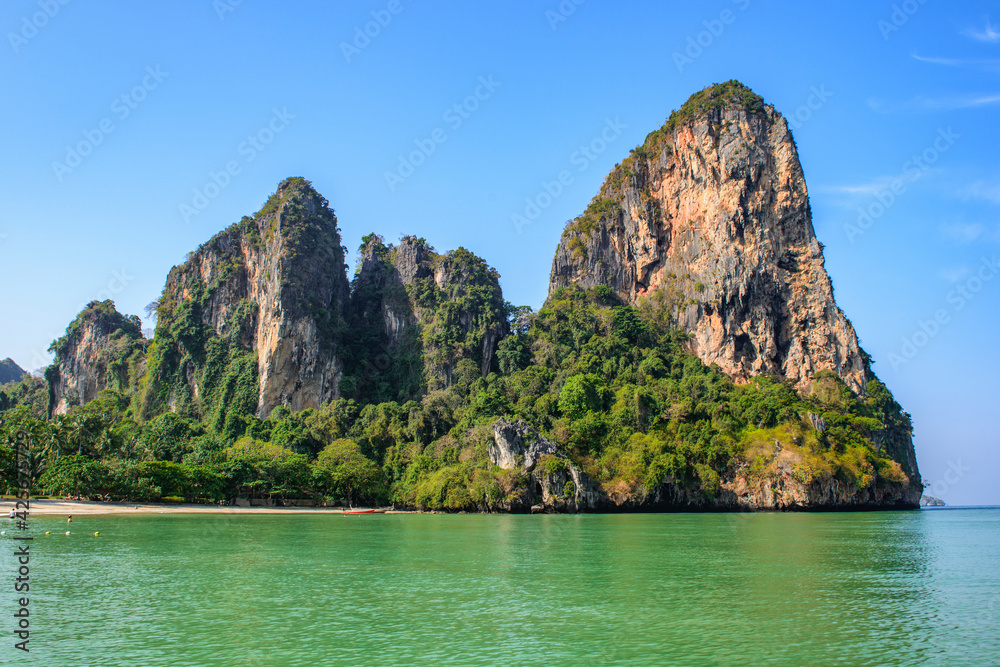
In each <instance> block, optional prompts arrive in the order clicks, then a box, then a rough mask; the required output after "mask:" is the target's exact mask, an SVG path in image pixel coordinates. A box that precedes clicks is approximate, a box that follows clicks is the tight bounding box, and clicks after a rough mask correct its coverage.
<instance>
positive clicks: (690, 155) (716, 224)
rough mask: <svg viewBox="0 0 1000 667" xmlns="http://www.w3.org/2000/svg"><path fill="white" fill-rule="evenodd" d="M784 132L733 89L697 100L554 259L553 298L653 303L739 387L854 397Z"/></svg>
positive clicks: (766, 109)
mask: <svg viewBox="0 0 1000 667" xmlns="http://www.w3.org/2000/svg"><path fill="white" fill-rule="evenodd" d="M823 264H824V260H823V247H822V245H821V244H820V243H819V242H818V241H817V240H816V235H815V233H814V231H813V225H812V217H811V212H810V208H809V197H808V193H807V191H806V184H805V179H804V177H803V174H802V167H801V166H800V164H799V158H798V152H797V150H796V147H795V141H794V140H793V138H792V134H791V132H790V131H789V129H788V124H787V123H786V121H785V119H784V118H783V117H782V116H781V115H780V114H779V113H778V112H776V111H775V110H774V109H773V108H772V107H770V106H766V105H764V103H763V101H762V100H761V98H760V97H758V96H757V95H755V94H754V93H753V92H752V91H750V90H749V89H747V88H745V87H744V86H743V85H742V84H739V83H738V82H729V83H726V84H719V85H716V86H712V87H710V88H707V89H705V90H704V91H701V92H700V93H697V94H696V95H694V96H692V98H691V99H690V100H688V102H687V103H686V104H685V105H684V106H683V107H682V108H681V110H680V111H678V112H675V113H674V114H673V115H672V116H671V119H670V120H669V121H668V122H667V124H666V125H664V127H662V128H661V129H660V130H658V131H656V132H654V133H652V134H650V135H649V136H648V137H647V139H646V141H645V143H644V144H643V145H642V146H640V147H639V148H637V149H636V150H635V151H633V152H632V155H630V156H629V157H628V158H627V159H626V160H625V161H624V162H622V164H620V165H618V166H616V168H615V170H614V171H613V172H612V173H611V174H610V175H609V176H608V179H607V180H606V181H605V183H604V185H603V186H602V188H601V192H600V194H599V195H598V196H597V197H596V198H595V199H594V201H593V202H592V203H591V205H590V207H589V208H588V210H587V212H586V213H585V214H584V215H583V216H581V217H579V218H577V219H576V220H575V221H573V222H572V223H570V224H569V225H568V226H567V228H566V230H565V232H564V233H563V236H562V239H561V241H560V243H559V247H558V249H557V251H556V256H555V259H554V261H553V264H552V274H551V278H550V286H549V291H550V294H551V293H552V292H553V291H554V290H556V289H558V288H559V287H561V286H565V285H569V284H571V283H577V284H579V285H581V286H583V287H592V286H596V285H606V286H608V287H610V288H611V289H613V290H614V291H615V292H616V293H617V294H618V295H619V296H620V297H621V298H622V299H623V300H624V301H625V302H627V303H631V304H636V303H638V302H639V301H641V300H642V299H644V298H652V299H655V303H657V305H658V307H660V308H662V312H663V316H664V317H669V318H672V319H673V320H674V321H675V323H676V324H677V326H679V327H680V328H682V329H683V330H685V331H687V332H688V333H689V334H691V336H692V339H691V348H692V352H693V353H694V354H696V355H698V356H699V357H700V358H701V359H702V360H703V361H704V362H705V363H706V364H713V363H715V364H718V365H719V366H720V367H721V368H722V369H723V370H724V371H725V372H726V373H728V374H729V375H731V376H732V377H733V378H734V379H736V380H738V381H745V380H747V379H748V378H750V377H752V376H754V375H758V374H760V373H776V374H779V375H782V376H784V377H786V378H788V379H790V380H792V381H793V382H794V383H795V384H796V385H797V386H799V387H802V386H804V385H805V384H807V383H808V381H809V378H810V377H811V376H812V375H813V373H815V372H816V371H820V370H824V369H829V370H832V371H834V372H836V373H838V374H839V375H840V376H841V377H842V378H843V379H844V381H845V382H846V383H847V384H848V386H850V387H851V388H852V389H854V390H855V391H856V392H859V393H860V392H863V391H864V387H865V384H866V382H867V380H868V373H869V372H868V365H867V363H866V358H865V354H864V352H863V351H862V350H861V348H860V347H859V345H858V339H857V335H856V334H855V331H854V328H853V327H852V326H851V323H850V322H849V321H848V320H847V318H846V317H845V316H844V314H843V313H842V312H841V310H840V309H839V308H838V307H837V305H836V303H835V302H834V298H833V289H832V286H831V283H830V278H829V276H828V275H827V273H826V270H825V268H824V265H823Z"/></svg>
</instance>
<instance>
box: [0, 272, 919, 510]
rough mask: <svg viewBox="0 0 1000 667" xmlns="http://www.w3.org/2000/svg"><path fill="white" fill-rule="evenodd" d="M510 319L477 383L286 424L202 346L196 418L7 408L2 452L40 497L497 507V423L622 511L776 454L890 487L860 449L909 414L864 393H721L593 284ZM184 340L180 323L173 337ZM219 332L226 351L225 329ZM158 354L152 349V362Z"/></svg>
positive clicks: (710, 488) (502, 473)
mask: <svg viewBox="0 0 1000 667" xmlns="http://www.w3.org/2000/svg"><path fill="white" fill-rule="evenodd" d="M192 301H195V299H192ZM245 315H246V314H245V313H244V315H243V316H244V317H245ZM511 315H512V322H511V329H512V331H513V333H512V335H510V336H507V337H506V338H504V339H503V341H502V342H501V344H500V348H499V350H498V352H497V357H498V369H497V370H496V371H494V372H490V373H488V374H487V376H486V377H483V375H482V373H481V369H480V368H479V367H478V366H477V363H476V361H475V360H474V359H472V358H468V357H464V358H461V359H459V360H458V361H457V362H456V364H455V368H454V370H453V374H452V382H451V384H450V385H449V386H448V387H447V388H444V389H437V390H433V391H430V392H428V393H426V394H424V395H422V396H421V397H419V400H407V401H405V402H396V401H383V402H378V403H376V402H368V403H363V402H359V401H357V400H355V399H353V398H341V399H338V400H336V401H333V402H331V403H327V404H325V405H323V406H322V407H321V408H319V409H309V410H304V411H302V412H299V413H291V412H289V411H288V410H287V409H284V408H278V409H276V410H274V411H273V412H272V414H271V415H270V416H269V418H268V419H264V420H261V419H258V418H257V417H255V416H254V415H253V414H252V410H247V409H246V406H240V405H239V401H240V400H243V399H241V398H240V396H241V390H240V388H239V386H238V380H237V381H236V385H235V387H233V389H232V392H231V393H227V392H229V391H230V390H228V389H226V387H231V386H232V385H231V384H228V381H227V380H226V378H227V377H230V375H229V373H230V371H231V370H232V364H233V362H234V359H233V358H232V357H231V356H229V354H230V353H229V351H228V347H227V346H228V345H229V343H226V342H225V341H223V340H221V339H214V340H215V341H220V342H217V343H215V344H216V345H218V346H219V349H218V350H215V351H212V350H210V349H202V350H200V351H199V352H196V353H197V354H201V355H203V360H202V362H201V364H202V366H203V367H204V368H205V375H204V376H203V381H204V385H203V386H204V387H205V388H206V392H208V393H209V394H213V392H215V393H214V394H213V395H214V396H215V398H214V399H208V398H206V399H204V400H203V402H202V403H201V404H200V405H202V406H203V409H202V410H201V412H200V415H199V414H195V413H194V412H187V413H181V414H175V413H174V412H169V411H161V412H160V413H159V414H158V416H155V417H152V418H149V415H147V419H145V421H144V423H142V424H141V425H140V424H139V423H137V422H136V421H135V420H134V419H133V416H134V414H135V413H134V412H133V409H134V406H132V405H130V401H129V399H128V397H127V396H125V395H122V394H120V393H117V392H114V391H105V392H103V393H102V394H101V396H100V397H99V398H98V399H96V400H94V401H91V402H90V403H88V404H87V405H85V406H82V407H80V408H77V409H76V410H74V411H73V412H72V413H71V414H70V415H67V416H63V417H59V418H57V419H55V420H53V421H46V420H44V419H39V418H38V417H37V416H33V415H31V414H30V412H29V410H28V409H27V408H26V407H24V406H22V407H19V408H16V409H13V410H8V411H7V412H4V413H3V414H2V415H0V443H4V444H5V445H6V446H7V447H11V446H12V445H13V442H14V440H15V439H16V437H17V434H18V433H20V432H25V431H26V432H30V433H34V434H35V437H36V438H37V440H38V442H40V443H42V447H43V449H44V452H45V456H46V457H47V458H48V461H49V465H48V468H47V471H46V472H45V473H44V474H43V475H41V476H40V477H39V479H38V481H37V485H36V487H37V488H38V489H39V490H45V491H46V492H48V493H53V494H64V493H73V494H82V495H97V494H108V495H110V496H112V497H121V498H131V499H136V500H157V499H162V498H172V497H183V498H186V499H189V500H199V501H216V500H222V499H224V498H233V497H236V496H244V497H258V498H260V497H263V498H301V497H312V498H327V499H343V500H345V501H349V502H367V503H384V502H390V501H392V502H397V503H402V504H407V505H413V506H421V507H441V508H452V509H459V508H487V507H494V508H496V507H502V506H503V503H504V500H505V498H509V497H511V496H512V495H513V494H516V493H518V492H520V491H522V490H523V486H524V485H525V484H527V483H528V480H527V479H526V478H525V477H524V476H523V475H519V474H518V473H517V472H516V471H508V470H500V469H497V468H495V467H494V466H492V465H491V463H490V461H489V458H488V455H487V449H488V445H489V443H490V441H491V439H492V437H493V432H492V424H493V423H494V422H495V421H496V420H497V419H499V418H500V417H508V418H513V419H523V420H525V421H527V422H528V423H530V424H532V425H534V426H536V427H537V428H539V429H540V430H541V431H542V432H543V433H544V434H545V435H547V436H548V437H549V438H550V439H551V440H553V441H554V442H556V443H557V444H558V445H559V446H560V447H561V448H563V449H564V451H566V452H567V453H568V454H569V455H570V458H571V459H572V460H573V461H574V462H576V463H577V464H578V465H579V466H580V467H581V468H582V469H583V470H584V471H585V472H586V473H588V474H589V475H590V476H591V478H592V479H594V480H595V481H596V482H597V483H598V485H599V487H600V488H601V489H602V490H603V491H604V493H606V494H607V495H608V496H609V497H611V498H616V499H625V500H626V501H627V502H631V503H634V504H638V503H641V502H642V501H643V500H644V499H645V498H648V497H650V496H652V495H653V494H654V493H655V491H656V489H657V488H658V487H659V486H660V485H662V484H664V483H673V484H676V485H677V486H678V487H680V488H683V489H688V490H690V491H693V492H696V493H703V494H705V495H707V496H708V495H711V494H713V493H715V492H717V491H718V489H719V485H720V481H721V480H723V479H725V478H727V477H731V476H732V473H733V471H734V470H736V469H742V470H745V471H746V475H747V478H748V479H749V480H751V481H752V480H754V479H761V480H763V479H765V478H766V475H767V473H768V472H769V470H772V469H773V467H774V466H775V465H777V458H778V453H777V452H779V451H783V452H787V453H790V454H791V455H793V459H792V460H793V465H794V476H795V478H796V479H797V480H799V481H801V482H803V483H809V482H810V481H812V480H814V479H817V478H819V477H822V476H832V477H833V478H835V479H839V480H841V481H842V482H843V483H845V484H855V485H858V486H867V485H869V484H870V483H872V482H873V481H875V482H876V483H878V484H884V483H904V482H905V481H906V475H905V473H904V471H903V470H902V469H901V467H900V464H899V463H897V462H896V461H893V460H892V459H890V458H887V457H885V456H884V455H883V454H882V453H879V451H878V446H877V445H876V443H877V442H878V441H879V439H880V436H881V435H882V434H883V433H884V432H885V431H886V430H887V429H904V430H906V431H907V432H908V431H909V429H910V424H909V418H908V416H907V415H906V414H905V413H902V412H901V411H900V409H899V406H898V405H897V404H896V403H895V401H894V400H893V399H892V396H891V394H890V393H889V392H888V390H886V389H885V387H884V385H882V384H881V383H879V382H877V381H873V382H872V383H871V384H870V385H869V388H868V396H867V397H866V398H859V397H857V396H855V395H854V394H853V393H852V392H851V391H850V390H849V389H848V388H847V387H846V386H845V385H844V384H843V382H842V381H841V380H840V379H839V378H838V377H837V376H836V375H834V374H832V373H819V374H817V375H816V376H815V379H814V381H813V383H812V385H811V386H810V388H809V390H808V391H806V392H803V393H802V394H799V393H797V392H796V391H795V390H794V389H793V388H791V387H790V386H788V385H787V384H786V383H785V382H783V381H781V380H779V379H776V378H769V377H758V378H755V379H754V380H753V381H752V382H750V383H749V384H746V385H742V386H741V385H735V384H733V382H732V381H730V380H729V379H728V378H727V377H726V376H725V375H724V374H722V373H721V372H719V371H717V370H716V369H714V368H710V367H707V366H705V365H704V364H703V363H702V362H701V361H700V360H699V359H698V358H696V357H694V356H692V355H690V354H688V353H687V352H686V351H685V349H686V348H685V343H686V341H685V336H684V335H683V334H681V333H679V332H678V331H676V330H673V329H671V328H670V327H669V326H667V325H665V324H664V323H663V322H662V320H661V318H659V317H658V316H657V313H656V312H655V309H654V308H653V307H652V306H650V307H648V308H640V309H635V308H632V307H629V306H626V305H623V304H621V303H620V302H619V301H618V300H617V298H616V297H615V296H614V295H613V293H612V292H611V291H610V290H609V289H607V288H605V287H597V288H594V289H591V290H588V291H583V290H581V289H579V288H563V289H560V290H558V291H557V292H555V293H554V294H553V296H552V298H551V299H550V300H549V302H548V303H547V304H546V306H545V307H544V308H543V309H542V310H541V311H539V312H538V313H537V314H535V313H531V312H530V311H528V310H527V309H519V310H517V311H516V312H512V314H511ZM179 321H180V320H179ZM195 321H197V320H195ZM190 328H191V327H190V322H188V323H187V324H179V325H178V329H177V332H176V333H174V334H172V335H171V340H172V341H177V340H180V339H182V338H184V336H185V335H186V334H184V333H183V332H184V331H186V330H188V329H190ZM231 331H232V332H233V333H234V339H233V340H238V338H239V335H240V334H239V331H240V325H239V322H238V321H234V322H233V326H232V327H231ZM452 332H453V333H452V334H450V335H451V336H452V338H448V336H449V334H448V329H447V328H445V329H444V331H443V333H442V332H439V333H437V334H436V335H437V336H439V337H442V341H441V342H440V343H438V344H449V345H454V346H458V345H461V344H462V337H461V336H460V335H457V334H455V333H454V330H452ZM194 338H195V339H196V338H197V336H195V337H194ZM190 339H191V338H189V339H185V340H190ZM184 349H185V350H187V349H188V348H187V347H184ZM156 354H157V351H156V349H155V346H154V349H151V351H150V358H151V363H152V360H153V358H154V356H155V355H156ZM237 358H238V357H237ZM233 377H236V378H238V377H240V373H239V372H236V373H235V375H234V376H233ZM249 394H250V392H249V390H247V394H246V396H245V397H244V398H245V399H246V400H247V401H249ZM189 400H190V398H189ZM213 401H214V402H213ZM248 404H249V403H248ZM220 406H222V407H220ZM228 406H232V407H231V408H229V407H228ZM817 425H820V426H819V427H817ZM549 463H550V464H551V465H557V464H559V461H558V460H556V459H552V461H550V462H549ZM9 472H10V471H8V475H7V477H8V483H9V481H10V475H9Z"/></svg>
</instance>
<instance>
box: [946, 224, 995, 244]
mask: <svg viewBox="0 0 1000 667" xmlns="http://www.w3.org/2000/svg"><path fill="white" fill-rule="evenodd" d="M941 233H942V234H943V235H944V237H945V238H947V239H950V240H952V241H957V242H958V243H973V242H974V241H978V240H979V239H980V238H982V237H983V236H984V235H986V225H983V224H980V223H978V222H975V223H963V222H954V223H945V224H943V225H941Z"/></svg>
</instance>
